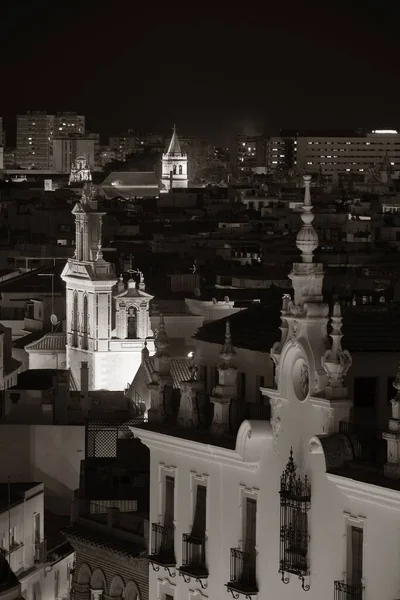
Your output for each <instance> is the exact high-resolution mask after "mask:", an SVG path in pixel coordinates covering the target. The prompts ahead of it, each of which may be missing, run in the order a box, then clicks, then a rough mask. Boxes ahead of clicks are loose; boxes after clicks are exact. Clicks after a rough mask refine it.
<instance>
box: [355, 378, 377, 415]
mask: <svg viewBox="0 0 400 600" xmlns="http://www.w3.org/2000/svg"><path fill="white" fill-rule="evenodd" d="M377 388H378V379H377V378H376V377H355V378H354V407H355V408H375V402H376V397H377Z"/></svg>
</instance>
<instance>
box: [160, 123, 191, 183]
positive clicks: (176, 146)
mask: <svg viewBox="0 0 400 600" xmlns="http://www.w3.org/2000/svg"><path fill="white" fill-rule="evenodd" d="M161 183H162V184H163V188H164V189H163V191H167V192H168V191H169V190H170V189H171V188H187V186H188V177H187V155H186V154H185V153H184V152H182V149H181V145H180V143H179V140H178V136H177V134H176V128H175V125H174V128H173V134H172V138H171V141H170V143H169V146H168V150H167V152H166V153H165V154H163V155H162V174H161Z"/></svg>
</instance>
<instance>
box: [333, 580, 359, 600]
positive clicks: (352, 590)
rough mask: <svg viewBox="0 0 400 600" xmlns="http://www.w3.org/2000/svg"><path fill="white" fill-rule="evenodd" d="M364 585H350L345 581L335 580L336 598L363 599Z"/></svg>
mask: <svg viewBox="0 0 400 600" xmlns="http://www.w3.org/2000/svg"><path fill="white" fill-rule="evenodd" d="M363 590H364V588H363V587H362V585H349V584H348V583H346V582H344V581H335V600H362V597H363Z"/></svg>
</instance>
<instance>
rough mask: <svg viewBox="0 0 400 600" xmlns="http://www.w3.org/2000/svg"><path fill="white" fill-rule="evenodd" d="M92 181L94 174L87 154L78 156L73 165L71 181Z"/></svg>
mask: <svg viewBox="0 0 400 600" xmlns="http://www.w3.org/2000/svg"><path fill="white" fill-rule="evenodd" d="M89 181H92V174H91V172H90V166H89V163H88V161H87V158H86V156H78V157H77V158H76V159H75V160H74V162H73V163H72V165H71V173H70V176H69V183H70V184H71V183H79V182H83V183H85V182H89Z"/></svg>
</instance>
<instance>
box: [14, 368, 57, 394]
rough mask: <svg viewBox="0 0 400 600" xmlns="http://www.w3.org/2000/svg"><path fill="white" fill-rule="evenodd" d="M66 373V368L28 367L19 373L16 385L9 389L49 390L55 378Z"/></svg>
mask: <svg viewBox="0 0 400 600" xmlns="http://www.w3.org/2000/svg"><path fill="white" fill-rule="evenodd" d="M61 373H62V374H63V375H64V374H65V373H67V371H65V370H64V369H28V370H27V371H23V372H22V373H19V374H18V382H17V383H16V385H14V386H12V387H10V388H8V389H9V390H48V389H50V388H52V387H53V385H54V378H55V377H58V376H59V375H60V374H61Z"/></svg>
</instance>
